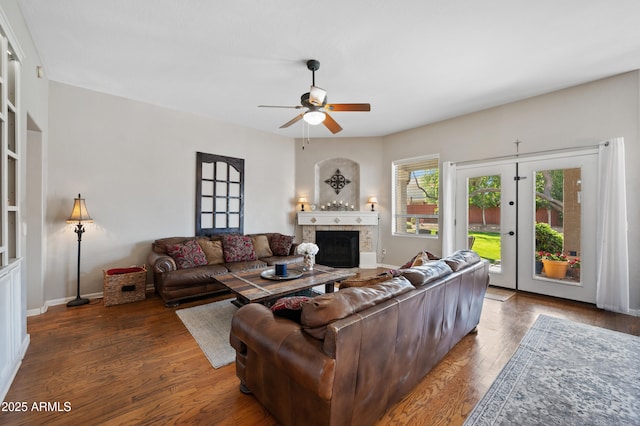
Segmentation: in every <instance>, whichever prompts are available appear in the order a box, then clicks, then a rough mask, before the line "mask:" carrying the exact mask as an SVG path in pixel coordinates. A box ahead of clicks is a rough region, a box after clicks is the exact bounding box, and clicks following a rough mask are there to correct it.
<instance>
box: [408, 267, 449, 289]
mask: <svg viewBox="0 0 640 426" xmlns="http://www.w3.org/2000/svg"><path fill="white" fill-rule="evenodd" d="M451 272H452V270H451V267H449V265H447V264H446V263H445V262H444V261H443V260H435V261H431V262H430V263H428V264H425V265H420V266H416V267H413V268H407V269H403V270H402V276H403V277H405V278H406V279H408V280H409V281H411V284H413V285H414V286H415V287H418V286H421V285H425V284H429V283H430V282H433V281H435V280H437V279H438V278H442V277H444V276H446V275H449V274H450V273H451Z"/></svg>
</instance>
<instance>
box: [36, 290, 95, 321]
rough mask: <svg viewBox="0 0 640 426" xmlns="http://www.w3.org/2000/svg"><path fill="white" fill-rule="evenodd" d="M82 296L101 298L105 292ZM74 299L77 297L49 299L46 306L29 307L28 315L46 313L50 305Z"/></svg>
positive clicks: (61, 303) (45, 303) (62, 303)
mask: <svg viewBox="0 0 640 426" xmlns="http://www.w3.org/2000/svg"><path fill="white" fill-rule="evenodd" d="M81 297H83V298H85V299H101V298H103V297H104V294H103V293H102V292H99V293H91V294H83V295H81ZM73 299H75V297H62V298H59V299H52V300H47V301H45V302H44V306H42V307H41V308H35V309H29V310H28V311H27V316H28V317H32V316H36V315H41V314H44V313H45V312H47V310H48V309H49V306H57V305H64V304H66V303H67V302H69V301H70V300H73Z"/></svg>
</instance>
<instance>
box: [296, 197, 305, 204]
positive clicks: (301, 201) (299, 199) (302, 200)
mask: <svg viewBox="0 0 640 426" xmlns="http://www.w3.org/2000/svg"><path fill="white" fill-rule="evenodd" d="M298 202H299V203H306V202H307V198H306V197H300V198H298Z"/></svg>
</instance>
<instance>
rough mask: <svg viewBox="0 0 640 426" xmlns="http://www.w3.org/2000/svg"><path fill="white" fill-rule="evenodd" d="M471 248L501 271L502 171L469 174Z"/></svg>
mask: <svg viewBox="0 0 640 426" xmlns="http://www.w3.org/2000/svg"><path fill="white" fill-rule="evenodd" d="M467 186H468V190H469V196H468V200H469V206H468V207H469V209H468V211H469V222H468V223H469V228H468V229H469V235H468V242H467V243H468V248H470V249H472V250H474V251H475V252H477V253H478V254H479V255H480V257H482V258H483V259H487V260H488V261H489V262H491V272H496V273H499V272H500V258H501V247H502V241H501V237H502V233H501V231H500V197H501V193H502V188H501V181H500V175H487V176H477V177H472V178H469V179H468V181H467Z"/></svg>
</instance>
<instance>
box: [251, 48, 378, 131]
mask: <svg viewBox="0 0 640 426" xmlns="http://www.w3.org/2000/svg"><path fill="white" fill-rule="evenodd" d="M319 68H320V61H317V60H315V59H311V60H309V61H307V69H309V71H311V73H312V77H311V88H310V89H309V91H308V92H307V93H304V94H303V95H302V96H301V97H300V105H296V106H277V105H258V107H260V108H295V109H300V108H307V110H306V111H305V112H302V113H300V114H298V115H297V116H295V117H294V118H293V119H291V120H289V121H287V122H286V123H284V124H283V125H282V126H280V128H281V129H284V128H287V127H289V126H291V125H292V124H294V123H297V122H298V121H300V120H304V121H306V122H307V123H309V124H311V125H317V124H320V123H322V124H324V126H325V127H326V128H327V129H329V131H331V133H333V134H336V133H338V132H339V131H341V130H342V127H340V125H339V124H338V123H337V122H336V121H335V120H334V119H333V118H332V117H331V116H330V115H329V111H332V112H345V111H371V105H369V104H329V103H327V91H326V90H324V89H321V88H320V87H318V86H316V71H318V69H319Z"/></svg>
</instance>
